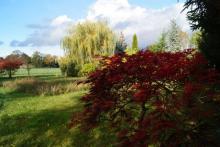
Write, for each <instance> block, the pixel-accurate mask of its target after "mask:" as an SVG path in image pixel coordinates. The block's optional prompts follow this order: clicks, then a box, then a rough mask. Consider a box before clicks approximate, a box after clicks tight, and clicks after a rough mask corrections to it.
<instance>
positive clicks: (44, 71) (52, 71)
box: [14, 68, 61, 77]
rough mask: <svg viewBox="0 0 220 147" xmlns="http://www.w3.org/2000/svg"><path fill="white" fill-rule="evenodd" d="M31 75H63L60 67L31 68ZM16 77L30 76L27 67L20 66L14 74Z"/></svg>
mask: <svg viewBox="0 0 220 147" xmlns="http://www.w3.org/2000/svg"><path fill="white" fill-rule="evenodd" d="M30 75H31V76H61V71H60V69H59V68H32V69H31V70H30ZM14 76H15V77H20V76H21V77H23V76H28V72H27V70H26V69H25V68H20V69H18V71H17V72H16V73H15V75H14Z"/></svg>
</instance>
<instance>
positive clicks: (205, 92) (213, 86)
mask: <svg viewBox="0 0 220 147" xmlns="http://www.w3.org/2000/svg"><path fill="white" fill-rule="evenodd" d="M105 61H106V63H105V64H104V66H103V68H102V69H99V70H97V71H95V72H94V73H92V74H91V75H90V76H89V78H88V81H87V82H88V83H90V84H91V89H90V91H89V93H88V94H87V95H86V96H84V97H83V98H82V101H83V102H84V103H85V109H84V111H83V112H81V113H79V114H75V115H74V117H73V119H72V122H71V126H75V125H76V124H80V125H81V127H82V129H83V130H90V129H92V128H94V127H96V126H97V125H99V123H100V122H103V121H107V122H108V123H109V127H112V130H113V131H114V132H115V134H117V136H118V145H120V146H126V147H127V146H131V147H140V146H148V145H156V146H162V147H166V146H218V145H219V137H220V127H219V124H220V105H219V102H220V92H219V84H220V83H219V80H220V76H219V73H218V72H217V71H216V70H215V69H214V68H211V67H210V66H209V63H208V62H207V61H206V60H205V58H204V57H203V56H202V55H201V54H200V53H198V52H195V51H193V50H187V51H184V52H176V53H168V52H165V53H152V52H150V51H141V52H139V53H137V54H135V55H132V56H128V55H116V56H114V57H111V58H107V59H106V60H105Z"/></svg>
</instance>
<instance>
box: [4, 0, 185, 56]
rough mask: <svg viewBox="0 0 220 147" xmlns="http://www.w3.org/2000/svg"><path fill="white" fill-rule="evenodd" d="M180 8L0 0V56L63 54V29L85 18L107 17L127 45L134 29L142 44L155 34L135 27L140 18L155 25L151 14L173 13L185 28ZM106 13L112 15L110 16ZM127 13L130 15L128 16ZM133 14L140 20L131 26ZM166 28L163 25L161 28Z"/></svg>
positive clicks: (161, 1) (149, 0)
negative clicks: (61, 40)
mask: <svg viewBox="0 0 220 147" xmlns="http://www.w3.org/2000/svg"><path fill="white" fill-rule="evenodd" d="M180 2H183V1H180ZM118 7H119V8H121V9H120V10H119V11H120V12H118V13H117V12H115V11H114V10H116V8H118ZM180 7H181V6H179V5H178V4H177V1H176V0H80V1H78V0H0V56H6V55H8V54H9V53H10V52H12V51H13V50H17V49H20V50H22V51H24V52H26V53H28V54H32V53H33V52H34V51H36V50H38V51H40V52H43V53H51V54H56V55H62V49H60V45H59V44H60V43H59V40H60V39H61V38H62V37H63V36H64V35H65V33H64V30H65V29H66V27H67V26H68V24H70V23H73V24H74V23H77V22H79V21H83V20H86V19H91V20H97V19H99V18H100V16H101V18H105V19H106V18H107V19H108V21H109V22H110V26H111V27H112V28H113V29H115V30H116V31H123V32H125V35H126V36H127V40H128V42H129V37H130V36H131V33H132V32H129V29H133V28H135V29H134V30H135V31H136V32H134V33H138V32H139V33H138V34H139V37H140V38H141V39H142V38H143V40H144V39H146V42H145V43H143V44H144V45H145V44H147V43H149V42H152V41H153V40H155V38H156V37H157V36H158V33H157V34H151V33H152V32H155V31H153V30H150V26H149V27H147V26H146V27H145V28H142V30H138V29H137V28H140V27H138V25H140V26H144V23H143V24H142V22H141V21H139V19H148V14H149V20H150V21H151V22H150V23H154V19H153V18H151V16H150V14H151V13H152V15H154V14H155V15H156V16H158V17H161V18H163V19H166V18H165V16H166V15H164V14H163V13H160V11H164V13H165V12H166V13H167V18H169V16H170V15H171V14H172V11H173V12H175V13H176V14H177V15H178V16H177V15H176V16H175V17H174V18H175V19H176V18H177V19H178V20H179V22H180V25H183V26H184V25H185V24H184V23H185V22H183V21H185V20H183V18H182V17H183V16H182V15H183V14H181V15H179V13H180V12H177V11H178V10H179V9H180ZM105 8H106V11H105ZM164 9H166V10H164ZM111 10H112V11H111ZM117 10H118V9H117ZM155 11H157V12H155ZM108 12H112V13H111V14H110V15H109V14H108ZM127 12H131V13H130V16H129V15H128V13H127ZM118 14H121V17H119V16H117V15H118ZM133 14H136V15H137V16H138V18H139V19H138V20H136V22H137V25H136V26H135V25H132V24H133V23H132V20H131V17H132V16H133ZM162 15H163V16H162ZM116 16H117V17H116ZM123 21H124V22H123ZM146 23H147V22H146ZM155 23H157V24H158V22H155ZM121 24H123V25H121ZM120 25H121V26H120ZM151 25H152V26H154V25H153V24H151ZM166 25H167V23H166V24H165V23H164V25H162V26H161V29H162V27H164V26H166ZM118 26H120V27H118ZM123 26H126V27H123ZM143 30H144V31H143ZM147 30H148V32H147ZM141 32H146V34H142V33H141ZM145 35H146V36H149V35H152V38H150V37H148V38H144V37H143V36H145ZM44 37H45V38H44Z"/></svg>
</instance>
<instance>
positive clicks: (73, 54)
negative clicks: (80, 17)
mask: <svg viewBox="0 0 220 147" xmlns="http://www.w3.org/2000/svg"><path fill="white" fill-rule="evenodd" d="M62 47H63V48H64V51H65V54H66V55H67V56H69V57H70V58H71V59H72V60H74V61H75V62H76V63H77V64H78V65H80V66H82V65H83V64H85V63H89V62H93V57H94V56H95V55H113V53H114V49H115V34H114V33H113V31H112V30H111V29H110V28H109V27H108V25H107V24H106V23H104V22H89V21H87V22H84V23H79V24H77V25H76V26H74V27H71V28H70V30H69V33H68V35H67V36H65V37H64V39H63V41H62Z"/></svg>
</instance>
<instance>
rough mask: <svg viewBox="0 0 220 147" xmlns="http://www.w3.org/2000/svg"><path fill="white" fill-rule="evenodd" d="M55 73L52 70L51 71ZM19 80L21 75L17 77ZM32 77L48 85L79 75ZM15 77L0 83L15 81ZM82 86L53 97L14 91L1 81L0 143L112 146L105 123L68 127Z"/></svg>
mask: <svg viewBox="0 0 220 147" xmlns="http://www.w3.org/2000/svg"><path fill="white" fill-rule="evenodd" d="M54 73H55V72H54ZM17 78H19V79H22V78H23V77H22V76H21V77H17ZM35 78H37V79H39V80H44V81H45V82H47V83H48V84H50V83H52V84H56V83H57V84H63V85H66V84H69V83H71V82H74V81H76V80H82V78H63V77H61V76H56V75H54V74H52V75H51V74H50V75H49V74H48V75H43V74H42V75H41V74H40V72H39V71H38V75H37V76H35ZM14 80H16V78H14V79H12V80H9V79H4V80H2V82H8V81H11V82H14ZM86 92H87V90H86V89H85V88H82V89H80V88H79V89H77V90H75V91H70V92H68V93H64V94H59V95H54V96H46V95H45V96H39V95H35V94H31V93H23V92H17V91H15V90H13V89H11V88H7V87H3V86H2V85H1V84H0V146H3V147H9V146H16V147H29V146H34V147H35V146H36V147H38V146H39V147H48V146H49V147H50V146H51V147H52V146H59V147H60V146H63V147H68V146H71V147H72V146H73V147H103V146H113V145H112V142H113V141H114V139H115V138H114V136H112V135H111V134H109V133H107V132H108V129H106V128H105V127H104V126H103V127H100V128H97V129H95V130H93V131H92V132H90V133H82V132H80V131H79V129H78V128H77V127H76V128H72V129H69V128H68V127H67V125H68V123H69V121H70V119H71V117H72V115H73V113H74V112H77V111H80V110H81V109H82V105H83V104H82V103H81V102H80V101H79V99H80V98H81V97H82V96H83V95H84V94H85V93H86Z"/></svg>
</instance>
